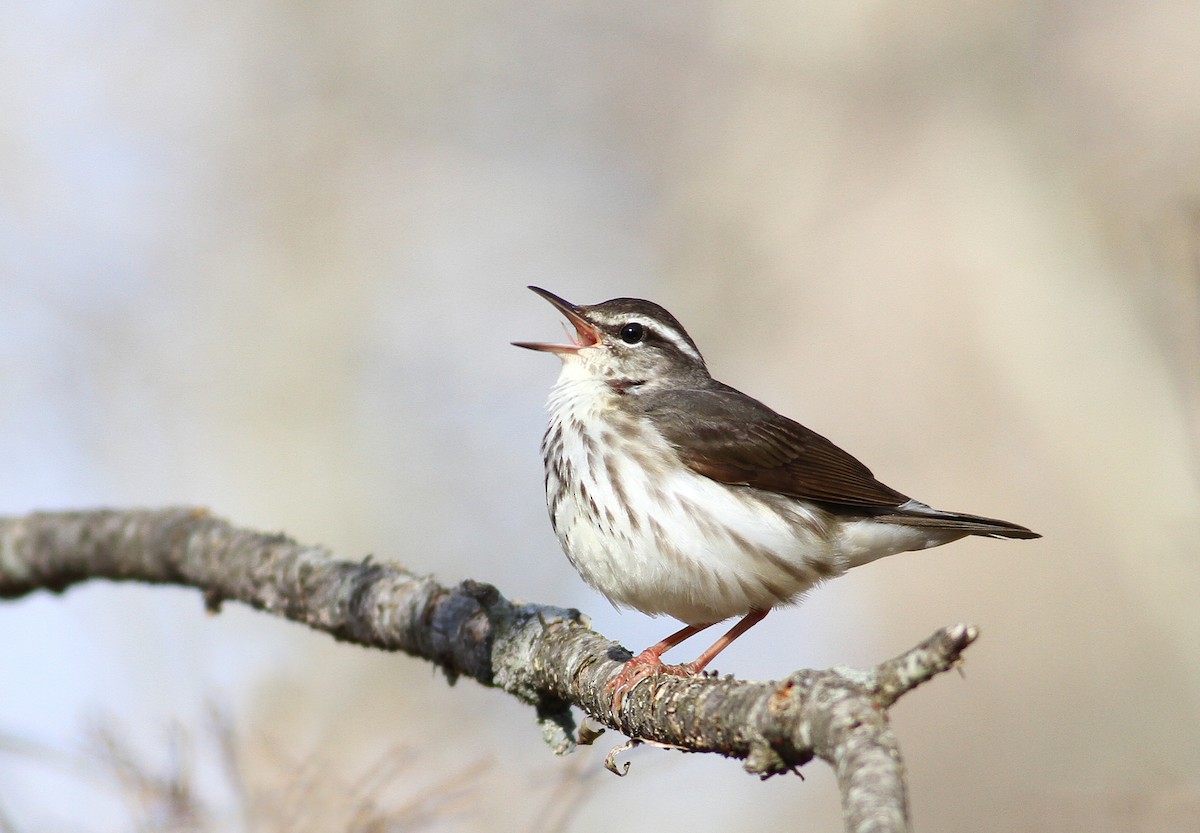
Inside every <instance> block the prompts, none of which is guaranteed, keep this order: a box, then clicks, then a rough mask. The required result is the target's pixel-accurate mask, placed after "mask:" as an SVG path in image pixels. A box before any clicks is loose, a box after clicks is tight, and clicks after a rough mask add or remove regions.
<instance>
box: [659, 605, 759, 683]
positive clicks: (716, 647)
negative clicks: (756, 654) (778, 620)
mask: <svg viewBox="0 0 1200 833" xmlns="http://www.w3.org/2000/svg"><path fill="white" fill-rule="evenodd" d="M767 613H768V611H766V610H752V611H750V612H749V613H747V614H746V615H745V616H743V617H742V618H741V620H740V621H738V623H737V624H736V625H734V626H733V627H732V628H730V629H729V630H728V631H726V632H725V634H724V635H723V636H722V637H721V638H720V639H718V640H717V641H716V642H714V643H713V644H712V645H709V646H708V649H707V650H705V652H704V653H703V654H701V655H700V656H698V657H696V658H695V659H694V660H692V661H691V662H685V663H683V664H682V665H679V666H676V667H677V668H681V669H685V670H686V672H687V673H685V674H683V675H682V676H686V677H691V676H693V675H695V674H699V673H700V672H701V671H703V670H704V669H705V668H706V667H707V666H708V664H709V663H710V662H712V661H713V659H714V658H715V657H716V656H717V654H719V653H721V652H722V651H724V650H725V649H726V648H728V647H729V645H730V643H732V642H733V640H735V639H737V638H738V637H739V636H741V635H742V634H744V633H745V632H746V631H748V630H750V629H751V628H752V627H754V626H755V625H757V624H758V623H759V622H761V621H762V620H763V618H764V617H765V616H766V615H767Z"/></svg>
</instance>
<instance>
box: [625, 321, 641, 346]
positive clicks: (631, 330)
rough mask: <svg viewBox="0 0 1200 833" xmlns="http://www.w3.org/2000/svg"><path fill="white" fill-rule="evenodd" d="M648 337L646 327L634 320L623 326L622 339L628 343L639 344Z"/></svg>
mask: <svg viewBox="0 0 1200 833" xmlns="http://www.w3.org/2000/svg"><path fill="white" fill-rule="evenodd" d="M645 337H646V328H645V327H644V326H643V325H641V324H639V323H637V322H636V321H632V322H630V323H628V324H626V325H625V326H624V327H622V328H621V341H623V342H625V343H626V344H637V343H638V342H639V341H641V340H642V339H644V338H645Z"/></svg>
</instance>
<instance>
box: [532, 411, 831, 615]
mask: <svg viewBox="0 0 1200 833" xmlns="http://www.w3.org/2000/svg"><path fill="white" fill-rule="evenodd" d="M655 440H656V438H655V437H652V436H648V435H646V434H645V433H643V434H642V435H641V436H637V435H635V436H633V437H632V438H629V437H627V436H626V437H621V438H618V437H617V436H616V435H614V434H611V433H610V434H608V435H607V436H605V437H602V438H586V437H585V436H584V435H582V434H580V435H578V436H574V437H572V436H569V435H568V433H567V432H563V433H562V434H561V436H560V437H559V438H558V443H559V448H560V453H559V454H557V455H547V469H546V494H547V502H548V505H549V508H550V515H551V520H552V521H553V524H554V529H555V532H556V533H557V535H558V538H559V541H560V542H561V544H562V547H563V550H564V551H565V552H566V554H567V557H568V558H570V560H571V563H572V564H573V565H574V566H575V568H576V569H577V570H578V571H579V573H580V574H581V575H582V576H583V578H584V579H585V580H586V581H587V582H588V584H590V585H592V586H593V587H594V588H596V589H597V590H599V591H600V592H601V593H603V594H604V595H605V596H606V597H607V598H608V599H609V600H610V601H612V602H613V603H614V604H617V605H626V606H629V607H633V608H636V609H637V610H640V611H642V612H643V613H648V614H650V615H659V614H666V615H669V616H673V617H675V618H677V619H679V620H681V621H684V622H687V623H688V624H708V623H711V622H719V621H721V620H722V619H727V618H729V617H731V616H738V615H742V614H745V613H746V612H748V611H749V610H751V609H769V608H771V607H774V606H776V605H779V604H783V603H786V602H788V601H791V600H794V599H795V598H796V596H797V595H799V594H801V593H803V592H804V591H805V590H807V589H809V588H810V587H812V586H813V585H814V584H816V583H817V582H819V581H821V580H822V579H825V578H829V577H832V576H835V575H839V574H841V573H842V572H844V571H845V569H846V566H847V565H846V563H845V559H843V558H842V557H841V556H840V555H839V553H838V552H837V549H836V547H835V546H834V544H833V543H832V542H831V541H832V538H833V537H834V535H833V532H834V530H833V525H832V524H831V519H830V518H829V517H828V515H827V514H826V513H825V512H824V511H822V510H820V509H819V508H817V507H815V506H812V505H810V504H806V503H804V502H801V501H796V500H793V499H791V498H786V497H783V496H780V495H775V494H771V493H767V492H761V491H757V490H753V489H749V488H746V487H741V486H728V485H725V484H722V483H718V482H717V481H714V480H711V479H709V478H707V477H703V476H701V475H698V474H696V473H694V472H692V471H691V470H690V469H688V468H686V467H685V466H684V465H683V464H682V463H680V462H679V461H678V460H677V459H676V458H675V457H674V452H673V450H671V449H670V448H668V447H666V445H665V443H662V441H661V440H659V441H657V442H656V441H655ZM600 449H603V451H600ZM572 484H574V485H572Z"/></svg>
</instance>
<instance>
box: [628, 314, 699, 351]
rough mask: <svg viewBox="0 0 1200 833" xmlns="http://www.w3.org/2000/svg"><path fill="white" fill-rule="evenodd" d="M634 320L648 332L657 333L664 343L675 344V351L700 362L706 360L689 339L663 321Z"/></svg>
mask: <svg viewBox="0 0 1200 833" xmlns="http://www.w3.org/2000/svg"><path fill="white" fill-rule="evenodd" d="M633 320H634V321H636V322H637V323H638V324H641V325H642V326H643V327H645V328H646V329H647V330H650V331H651V332H653V333H656V334H657V335H658V336H659V337H660V338H662V339H663V340H664V341H669V342H671V343H672V344H674V345H675V349H677V350H678V351H679V352H680V353H684V354H686V355H688V356H691V357H692V358H693V359H695V360H696V361H698V362H702V361H704V359H703V358H702V357H701V356H700V353H699V351H698V350H696V348H695V347H693V346H692V343H691V342H690V341H688V339H687V337H686V336H684V335H682V334H681V333H680V332H679V331H678V330H676V329H674V328H673V327H671V326H670V325H667V324H663V323H662V322H661V321H650V320H646V319H642V318H635V319H633Z"/></svg>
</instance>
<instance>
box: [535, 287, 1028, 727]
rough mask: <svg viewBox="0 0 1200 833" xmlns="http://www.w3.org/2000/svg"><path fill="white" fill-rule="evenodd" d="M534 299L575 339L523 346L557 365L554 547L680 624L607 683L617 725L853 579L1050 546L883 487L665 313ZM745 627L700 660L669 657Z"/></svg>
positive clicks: (611, 591) (552, 407) (548, 476)
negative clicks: (730, 377) (710, 631)
mask: <svg viewBox="0 0 1200 833" xmlns="http://www.w3.org/2000/svg"><path fill="white" fill-rule="evenodd" d="M529 289H531V290H532V291H533V292H535V293H537V294H538V295H539V296H541V297H542V298H544V299H545V300H546V301H548V302H549V303H550V304H551V305H553V306H554V307H555V308H556V309H557V310H558V311H559V312H560V313H562V315H563V316H564V317H565V318H566V320H567V322H569V323H570V324H571V326H572V327H573V329H574V332H573V333H570V341H569V343H566V344H553V343H541V342H524V341H519V342H512V343H513V345H515V346H517V347H523V348H526V349H529V350H536V351H541V352H546V353H552V354H554V355H556V356H557V357H558V358H559V359H560V360H561V362H562V368H561V372H560V374H559V376H558V380H557V382H556V383H555V384H554V387H553V389H552V390H551V393H550V397H549V401H548V403H547V408H548V411H549V424H548V427H547V429H546V432H545V435H544V437H543V439H542V443H541V452H542V457H543V459H544V463H545V490H546V505H547V508H548V510H549V514H550V521H551V525H552V526H553V528H554V532H555V534H556V536H557V537H558V541H559V543H560V545H561V546H562V549H563V551H564V552H565V553H566V556H567V558H568V559H569V560H570V562H571V564H572V565H573V566H574V568H575V569H576V570H577V571H578V572H579V574H580V576H582V578H583V579H584V581H585V582H587V584H589V585H590V586H592V587H593V588H595V589H596V590H597V591H599V592H600V593H601V594H602V595H604V596H605V597H606V598H607V599H608V600H609V601H610V602H612V603H613V604H614V605H615V606H617V607H618V608H633V609H635V610H638V611H641V612H642V613H645V614H648V615H650V616H661V615H665V616H670V617H672V618H674V619H677V620H679V621H680V622H681V623H682V624H683V627H682V628H681V629H679V630H677V631H676V632H674V633H672V634H671V635H669V636H667V637H666V638H665V639H663V640H662V641H660V642H658V643H657V644H655V645H653V646H651V647H649V648H646V649H645V650H644V651H642V652H641V653H639V654H637V655H635V656H633V657H632V658H631V659H630V660H629V661H628V662H626V663H625V664H624V666H623V667H622V668H621V669H620V670H619V671H618V672H617V673H616V674H615V675H614V676H613V677H612V678H611V679H610V680H609V681H608V689H609V690H610V691H611V692H612V695H613V701H612V706H613V710H614V713H615V712H616V711H617V710H619V708H620V705H621V702H622V698H623V697H624V695H625V694H627V693H628V692H629V691H630V690H632V689H633V687H634V686H636V685H638V684H639V683H640V682H641V681H643V680H645V679H647V678H649V677H655V676H657V675H660V674H667V675H674V676H682V677H692V676H695V675H697V674H700V673H701V672H702V671H704V669H705V668H707V667H708V665H709V664H710V663H711V662H712V661H713V659H714V658H715V657H716V656H717V655H718V654H719V653H721V651H723V650H724V649H725V648H727V647H728V646H729V645H730V643H732V642H733V641H734V640H735V639H737V638H738V637H740V636H741V635H742V634H744V633H745V632H746V631H747V630H749V629H750V628H751V627H753V626H754V625H755V624H757V623H758V622H760V621H761V620H762V619H763V617H765V616H766V615H767V613H768V612H769V611H771V610H772V609H774V608H776V607H780V606H782V605H787V604H791V603H795V602H797V601H799V600H800V598H801V597H802V596H803V595H804V594H805V593H806V592H807V591H808V590H810V589H812V588H813V587H814V586H816V585H817V584H819V583H821V582H824V581H826V580H828V579H832V578H834V577H837V576H840V575H842V574H844V573H845V572H846V571H847V570H849V569H851V568H853V567H859V566H862V565H864V564H868V563H870V562H872V561H875V560H876V559H879V558H882V557H884V556H888V555H893V554H895V553H899V552H905V551H910V550H922V549H927V548H929V547H936V546H941V545H942V544H947V543H949V542H951V541H955V540H958V539H960V538H963V537H965V536H968V535H980V536H987V537H992V538H1017V539H1031V538H1038V537H1040V536H1039V535H1038V534H1037V533H1035V532H1033V531H1031V530H1030V529H1028V528H1026V527H1024V526H1021V525H1019V524H1015V523H1011V522H1009V521H1003V520H998V519H995V518H985V517H981V516H978V515H968V514H964V513H961V512H946V511H942V510H939V509H934V508H932V507H930V506H929V505H927V504H924V503H921V502H920V501H918V500H914V499H912V498H910V497H908V496H907V495H904V494H902V493H901V492H898V491H896V490H895V489H893V488H891V487H890V486H886V485H884V484H883V483H881V482H880V481H879V480H877V479H876V478H875V476H874V475H873V474H872V473H871V470H870V469H868V468H867V467H866V466H865V465H863V464H862V463H861V462H859V461H858V460H857V459H856V458H855V457H853V456H851V455H850V454H849V453H847V452H846V451H843V450H842V449H841V448H839V447H838V446H836V445H834V443H832V442H831V441H830V440H828V439H826V438H825V437H824V436H822V435H820V434H818V433H816V432H815V431H812V430H810V429H808V428H805V427H804V426H803V425H801V424H799V423H798V422H796V421H794V420H792V419H789V418H788V417H786V416H783V415H781V414H779V413H777V412H775V411H774V410H772V409H771V408H770V407H768V406H767V405H764V404H763V403H762V402H759V401H758V400H757V399H754V398H752V397H750V396H748V395H746V394H744V393H742V392H741V391H739V390H737V389H735V388H733V387H730V386H729V385H726V384H724V383H722V382H719V381H717V380H716V379H714V378H713V377H712V375H711V374H710V373H709V371H708V368H707V366H706V364H705V361H704V358H703V356H702V355H701V354H700V350H699V348H697V346H696V342H695V341H694V340H693V339H692V337H691V336H689V335H688V333H687V331H686V330H685V329H684V328H683V325H681V324H680V323H679V321H678V320H677V319H676V318H675V316H673V315H672V314H671V313H670V312H668V311H667V310H666V309H664V308H663V307H661V306H659V305H658V304H656V303H653V302H651V301H646V300H642V299H640V298H613V299H611V300H608V301H603V302H601V303H598V304H592V305H579V304H573V303H570V302H569V301H566V300H564V299H563V298H560V297H559V296H557V295H555V294H554V293H552V292H549V291H547V290H545V289H542V288H540V287H536V286H530V287H529ZM568 332H570V331H568ZM733 617H739V620H738V622H737V623H736V624H735V625H734V626H733V627H732V628H730V629H729V630H728V631H727V632H726V633H725V634H724V635H722V636H721V637H720V639H718V640H717V641H716V642H714V643H713V644H712V645H711V646H710V647H709V648H707V649H706V650H705V651H703V652H702V653H701V654H700V655H699V656H698V657H697V658H696V659H695V660H692V661H691V662H686V663H680V664H676V665H669V664H667V663H665V662H664V661H663V659H662V656H663V654H665V653H666V652H667V651H669V650H670V649H672V648H674V647H676V646H677V645H679V644H680V643H682V642H683V641H684V640H686V639H689V638H691V637H692V636H695V635H696V634H698V633H700V632H701V631H704V630H706V629H707V628H710V627H712V626H713V625H716V624H718V623H720V622H724V621H726V620H728V619H730V618H733Z"/></svg>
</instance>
